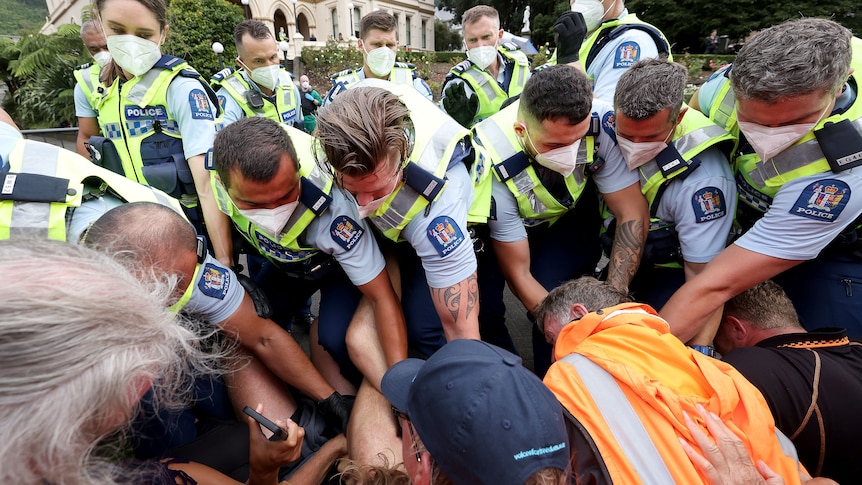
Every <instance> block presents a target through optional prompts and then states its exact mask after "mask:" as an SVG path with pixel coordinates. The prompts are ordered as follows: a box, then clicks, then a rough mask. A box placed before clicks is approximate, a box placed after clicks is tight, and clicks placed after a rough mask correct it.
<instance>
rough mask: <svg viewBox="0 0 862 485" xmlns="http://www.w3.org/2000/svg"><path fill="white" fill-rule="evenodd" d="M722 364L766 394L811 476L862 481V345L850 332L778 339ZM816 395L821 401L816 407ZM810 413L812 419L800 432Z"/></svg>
mask: <svg viewBox="0 0 862 485" xmlns="http://www.w3.org/2000/svg"><path fill="white" fill-rule="evenodd" d="M818 357H819V379H818V380H817V383H818V385H817V388H816V389H815V387H814V382H815V370H816V369H817V368H818ZM723 360H724V361H725V362H727V363H729V364H731V365H732V366H734V367H735V368H736V369H737V370H739V372H740V373H741V374H742V375H743V376H745V377H746V378H747V379H748V380H749V381H751V383H752V384H754V386H755V387H757V388H758V389H759V390H760V392H762V393H763V396H764V397H765V398H766V402H767V404H769V409H770V410H771V411H772V415H773V416H774V417H775V424H776V426H778V429H780V430H781V431H782V432H783V433H784V434H785V435H787V436H788V437H790V438H792V440H793V443H794V444H795V445H796V449H797V451H798V452H799V460H800V461H801V462H802V464H803V465H805V468H806V469H808V472H809V473H810V474H811V475H812V476H823V477H828V478H831V479H833V480H836V481H837V482H838V483H842V484H843V483H857V482H856V480H859V479H860V478H859V477H862V459H860V458H862V455H860V453H859V451H858V449H859V448H858V447H859V444H858V441H859V430H862V406H860V405H862V343H860V341H859V340H858V339H856V338H852V339H848V338H847V333H846V331H845V330H844V329H839V328H822V329H818V330H816V331H813V332H810V333H795V334H787V335H777V336H775V337H770V338H767V339H764V340H762V341H761V342H759V343H758V344H757V345H756V346H754V347H744V348H739V349H735V350H733V351H731V352H728V354H727V355H725V356H724V358H723ZM815 391H816V393H817V401H816V405H815V406H812V396H813V394H814V392H815ZM809 409H811V411H812V412H811V416H810V417H809V418H808V420H807V424H805V426H804V427H803V428H802V430H801V431H798V430H799V428H800V426H801V425H802V423H803V422H804V421H805V419H806V415H807V414H808V413H809ZM821 422H822V425H821ZM797 433H798V435H797V436H796V437H795V438H794V437H793V435H794V434H797ZM821 436H822V437H823V439H821ZM821 460H822V465H820V463H821Z"/></svg>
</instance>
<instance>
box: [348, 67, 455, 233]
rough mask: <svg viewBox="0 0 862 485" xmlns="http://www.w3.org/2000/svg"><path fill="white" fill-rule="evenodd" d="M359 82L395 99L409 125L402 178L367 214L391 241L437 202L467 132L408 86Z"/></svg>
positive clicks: (410, 85) (411, 86)
mask: <svg viewBox="0 0 862 485" xmlns="http://www.w3.org/2000/svg"><path fill="white" fill-rule="evenodd" d="M368 81H372V80H366V81H365V82H363V84H362V85H363V86H375V87H381V88H383V89H386V90H387V91H390V92H391V93H393V94H395V95H396V96H398V98H399V99H400V100H401V102H402V103H404V104H405V105H406V106H407V109H408V110H410V119H411V120H412V122H413V130H414V140H413V149H412V150H411V151H410V155H409V156H408V157H407V160H405V161H404V164H403V167H402V168H403V169H404V176H403V177H402V179H401V181H399V182H398V185H397V186H396V187H395V191H393V192H392V193H391V194H390V195H389V197H387V198H386V200H385V201H384V202H383V204H381V206H380V207H378V208H377V210H376V211H374V212H373V213H371V215H370V216H369V220H370V221H371V222H372V223H373V224H374V225H375V226H376V227H377V228H378V229H379V230H380V232H382V233H383V235H384V236H386V237H387V238H389V239H391V240H393V241H396V242H398V241H400V240H401V231H402V230H403V229H404V228H405V227H407V224H409V223H410V221H411V220H413V218H414V217H416V215H417V214H419V213H420V212H422V211H423V210H425V208H426V207H427V206H428V205H429V204H431V203H432V202H434V201H435V200H437V197H439V196H440V194H441V193H442V192H443V190H445V188H446V171H447V170H448V169H449V161H450V160H451V159H452V155H453V154H454V153H455V149H456V148H457V147H458V145H459V144H461V143H463V141H464V139H465V138H467V137H469V136H470V130H468V129H466V128H464V127H463V126H461V125H459V124H458V123H457V122H456V121H455V120H453V119H452V118H450V117H449V116H448V115H446V113H443V112H442V111H441V110H440V109H439V108H438V107H437V106H436V105H435V104H434V103H433V102H431V101H430V100H428V98H426V97H425V96H423V95H422V94H420V93H419V92H418V91H416V90H415V89H414V88H413V85H412V84H392V83H386V82H380V84H377V83H374V82H368Z"/></svg>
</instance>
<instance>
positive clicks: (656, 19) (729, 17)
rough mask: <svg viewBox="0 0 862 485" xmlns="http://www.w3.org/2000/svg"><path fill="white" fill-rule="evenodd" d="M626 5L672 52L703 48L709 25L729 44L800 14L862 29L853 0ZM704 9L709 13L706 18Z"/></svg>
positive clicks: (633, 0) (662, 0) (861, 14)
mask: <svg viewBox="0 0 862 485" xmlns="http://www.w3.org/2000/svg"><path fill="white" fill-rule="evenodd" d="M626 5H627V6H628V9H629V11H630V12H632V13H636V14H638V16H639V17H640V18H641V19H643V20H646V21H647V22H650V23H652V24H654V25H655V26H656V27H659V28H660V29H661V30H662V31H663V32H664V33H665V35H666V36H667V38H668V40H670V42H671V43H672V44H674V47H673V51H674V52H685V51H686V50H687V51H689V52H702V51H703V40H704V38H705V37H706V36H707V35H708V34H709V31H710V30H712V29H717V30H718V33H719V35H727V36H728V40H729V41H730V43H731V44H732V43H734V42H738V41H740V40H744V39H745V37H746V36H747V35H748V34H749V33H750V32H752V31H757V30H762V29H764V28H767V27H769V26H772V25H776V24H779V23H781V22H784V21H785V20H790V19H794V18H800V17H822V18H831V19H832V20H835V21H836V22H839V23H840V24H842V25H844V26H845V27H847V28H849V29H850V30H852V31H853V32H854V33H855V34H856V35H857V36H858V35H859V34H860V33H862V7H860V4H859V3H858V2H857V1H855V0H835V1H833V2H826V3H820V2H812V1H811V0H806V1H800V0H795V1H793V0H791V1H785V2H754V1H752V0H724V1H722V2H721V4H720V8H716V4H715V3H714V2H707V1H705V0H630V1H629V2H627V4H626ZM703 12H709V16H708V17H706V18H705V17H704V16H703Z"/></svg>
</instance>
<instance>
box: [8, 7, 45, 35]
mask: <svg viewBox="0 0 862 485" xmlns="http://www.w3.org/2000/svg"><path fill="white" fill-rule="evenodd" d="M46 15H48V6H47V5H46V4H45V0H0V32H2V33H3V34H14V35H19V34H22V33H23V32H30V31H33V30H37V29H39V28H40V27H42V25H43V24H44V23H45V16H46Z"/></svg>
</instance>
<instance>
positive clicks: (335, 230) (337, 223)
mask: <svg viewBox="0 0 862 485" xmlns="http://www.w3.org/2000/svg"><path fill="white" fill-rule="evenodd" d="M364 233H365V231H364V230H362V228H361V227H359V224H357V223H356V221H354V220H353V219H351V218H349V217H347V216H338V217H336V218H335V220H334V221H332V224H331V225H330V226H329V234H330V235H331V236H332V240H333V241H335V242H336V243H337V244H338V245H339V246H341V247H343V248H344V249H345V250H346V251H350V250H351V249H353V246H356V243H357V242H359V240H360V239H362V234H364Z"/></svg>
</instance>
